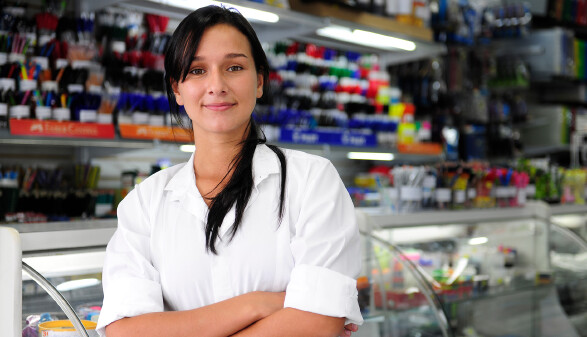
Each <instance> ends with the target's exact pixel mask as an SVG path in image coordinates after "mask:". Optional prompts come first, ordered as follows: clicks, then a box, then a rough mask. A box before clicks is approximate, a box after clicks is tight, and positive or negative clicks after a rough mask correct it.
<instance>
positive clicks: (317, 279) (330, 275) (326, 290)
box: [284, 265, 363, 325]
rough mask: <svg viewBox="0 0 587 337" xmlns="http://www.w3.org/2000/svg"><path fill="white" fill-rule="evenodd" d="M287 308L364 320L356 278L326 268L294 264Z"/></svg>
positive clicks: (286, 303)
mask: <svg viewBox="0 0 587 337" xmlns="http://www.w3.org/2000/svg"><path fill="white" fill-rule="evenodd" d="M284 307H285V308H294V309H298V310H303V311H308V312H312V313H315V314H320V315H325V316H331V317H345V318H346V322H345V324H349V323H355V324H357V325H361V324H362V323H363V317H362V316H361V311H360V309H359V302H358V292H357V281H356V280H355V279H353V278H351V277H348V276H346V275H343V274H341V273H339V272H336V271H333V270H330V269H328V268H324V267H318V266H312V265H298V266H296V267H294V269H293V270H292V272H291V277H290V281H289V284H288V286H287V289H286V295H285V303H284Z"/></svg>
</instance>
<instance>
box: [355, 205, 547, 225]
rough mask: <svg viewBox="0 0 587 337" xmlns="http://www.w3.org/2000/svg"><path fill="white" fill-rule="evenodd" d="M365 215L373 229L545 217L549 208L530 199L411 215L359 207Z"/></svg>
mask: <svg viewBox="0 0 587 337" xmlns="http://www.w3.org/2000/svg"><path fill="white" fill-rule="evenodd" d="M358 210H360V211H363V212H365V213H366V214H368V215H369V216H368V219H369V220H370V222H371V223H370V225H371V226H372V228H373V229H386V228H400V227H401V228H406V227H415V226H431V225H446V224H462V223H466V224H471V223H489V222H497V221H505V220H508V221H510V220H517V219H528V218H544V219H546V218H548V217H549V215H550V213H549V212H550V210H549V207H548V205H546V204H545V203H542V202H529V203H528V204H527V205H526V206H525V207H521V208H494V209H475V210H459V211H451V210H447V211H421V212H418V213H410V214H392V213H389V214H383V213H382V211H381V209H379V208H358Z"/></svg>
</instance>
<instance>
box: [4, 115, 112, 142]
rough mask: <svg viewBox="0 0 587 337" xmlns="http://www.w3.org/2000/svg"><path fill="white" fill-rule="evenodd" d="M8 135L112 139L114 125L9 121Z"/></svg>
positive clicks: (32, 120) (29, 120)
mask: <svg viewBox="0 0 587 337" xmlns="http://www.w3.org/2000/svg"><path fill="white" fill-rule="evenodd" d="M10 134H11V135H19V136H43V137H65V138H99V139H114V135H115V134H114V125H112V124H98V123H82V122H66V121H61V122H58V121H43V120H36V119H11V120H10Z"/></svg>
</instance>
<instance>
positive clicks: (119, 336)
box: [106, 292, 284, 337]
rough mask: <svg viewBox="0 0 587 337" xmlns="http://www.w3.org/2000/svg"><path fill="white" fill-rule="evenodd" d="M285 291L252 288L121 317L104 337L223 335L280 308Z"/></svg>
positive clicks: (218, 336) (204, 336)
mask: <svg viewBox="0 0 587 337" xmlns="http://www.w3.org/2000/svg"><path fill="white" fill-rule="evenodd" d="M283 298H284V293H267V292H253V293H248V294H244V295H240V296H236V297H233V298H230V299H227V300H225V301H222V302H218V303H215V304H211V305H208V306H205V307H201V308H197V309H193V310H186V311H173V312H157V313H149V314H144V315H139V316H136V317H129V318H123V319H120V320H118V321H115V322H113V323H111V324H110V325H108V326H107V327H106V336H107V337H160V336H174V337H184V336H186V337H187V336H190V337H192V336H201V337H226V336H230V335H232V334H234V333H236V332H237V331H240V330H243V329H245V328H246V327H247V326H249V325H251V324H253V323H254V322H256V321H258V320H260V319H262V318H264V317H267V316H268V315H271V314H272V313H274V312H276V311H277V310H279V309H280V308H283Z"/></svg>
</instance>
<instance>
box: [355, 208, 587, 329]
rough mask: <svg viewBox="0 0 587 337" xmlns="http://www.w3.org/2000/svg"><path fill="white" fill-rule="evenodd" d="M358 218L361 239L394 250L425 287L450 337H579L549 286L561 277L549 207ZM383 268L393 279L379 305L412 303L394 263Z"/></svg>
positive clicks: (554, 285)
mask: <svg viewBox="0 0 587 337" xmlns="http://www.w3.org/2000/svg"><path fill="white" fill-rule="evenodd" d="M358 212H361V213H363V220H362V221H360V224H361V228H362V230H363V231H364V232H368V233H371V235H372V236H373V237H375V238H377V240H378V241H380V242H387V243H388V244H389V245H392V246H393V247H395V248H397V249H398V250H400V251H401V252H402V254H401V259H402V260H403V261H409V263H408V264H407V265H408V267H409V268H410V269H414V270H415V271H417V273H418V274H420V275H421V276H422V277H423V278H425V279H426V280H427V282H428V284H429V288H432V289H433V292H434V294H435V296H436V297H438V299H439V302H440V303H441V308H442V311H443V312H444V313H445V315H446V317H447V318H448V327H449V333H450V334H451V335H454V336H528V337H530V336H533V337H537V336H579V335H580V334H579V329H578V328H577V326H578V325H577V324H574V323H575V322H574V321H573V320H571V319H570V318H569V315H568V313H567V312H566V311H565V310H564V308H563V306H562V305H561V304H560V303H561V299H560V295H559V293H560V292H559V291H558V290H557V287H558V283H557V281H556V280H557V278H558V277H562V272H561V271H560V269H559V268H555V267H554V266H553V264H552V263H551V255H552V253H551V251H550V247H551V245H552V244H551V241H550V240H551V236H554V234H551V233H552V232H551V226H550V216H551V208H550V207H549V206H548V205H546V204H544V203H541V202H533V203H529V204H528V205H526V206H525V207H523V208H513V209H488V210H460V211H443V212H436V211H434V212H432V211H431V212H421V213H418V214H382V213H381V211H380V210H373V209H360V210H359V211H358ZM359 218H361V217H359ZM382 263H383V264H384V265H385V268H383V269H387V272H388V273H389V274H390V276H389V277H391V279H392V280H397V282H395V284H394V285H392V287H389V288H388V289H386V291H385V292H386V293H387V295H386V299H387V301H388V302H389V303H390V304H392V305H393V306H395V307H399V306H403V305H404V304H403V303H404V301H408V302H409V300H411V298H410V297H409V296H408V295H409V294H410V293H411V292H412V290H411V289H410V286H411V285H412V284H413V280H408V279H407V278H405V277H404V278H403V279H402V278H401V276H402V275H401V273H399V272H401V271H402V269H401V268H400V267H399V265H398V264H397V262H396V260H392V259H390V260H388V261H384V262H382ZM570 274H572V275H573V277H576V276H578V274H577V273H576V272H574V271H571V272H570ZM398 276H399V277H398ZM371 277H372V278H373V279H377V278H378V277H379V275H378V274H377V273H372V275H371ZM579 302H580V303H584V302H582V301H581V300H579ZM393 336H411V335H409V334H399V335H397V334H396V335H393Z"/></svg>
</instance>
